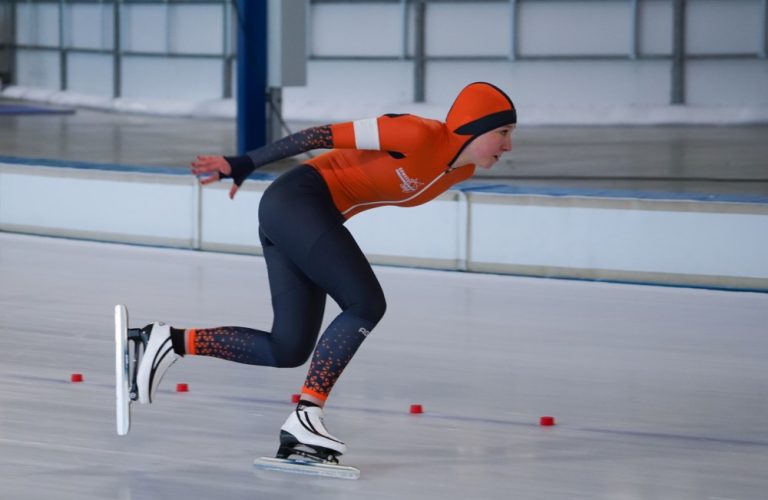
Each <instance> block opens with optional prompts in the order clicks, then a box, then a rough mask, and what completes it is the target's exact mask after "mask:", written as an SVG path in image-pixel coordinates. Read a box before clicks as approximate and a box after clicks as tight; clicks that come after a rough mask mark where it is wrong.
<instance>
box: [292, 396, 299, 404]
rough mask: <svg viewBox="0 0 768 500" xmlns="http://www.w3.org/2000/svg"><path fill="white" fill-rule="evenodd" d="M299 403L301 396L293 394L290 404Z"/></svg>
mask: <svg viewBox="0 0 768 500" xmlns="http://www.w3.org/2000/svg"><path fill="white" fill-rule="evenodd" d="M299 401H301V394H294V395H292V396H291V403H298V402H299Z"/></svg>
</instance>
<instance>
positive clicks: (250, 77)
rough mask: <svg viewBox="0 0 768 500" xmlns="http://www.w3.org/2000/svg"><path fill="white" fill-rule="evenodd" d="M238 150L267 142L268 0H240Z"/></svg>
mask: <svg viewBox="0 0 768 500" xmlns="http://www.w3.org/2000/svg"><path fill="white" fill-rule="evenodd" d="M236 1H237V9H238V21H239V22H238V23H237V24H238V28H237V152H238V154H240V155H242V154H245V153H246V152H247V151H250V150H253V149H256V148H259V147H261V146H264V145H265V144H266V143H267V0H236Z"/></svg>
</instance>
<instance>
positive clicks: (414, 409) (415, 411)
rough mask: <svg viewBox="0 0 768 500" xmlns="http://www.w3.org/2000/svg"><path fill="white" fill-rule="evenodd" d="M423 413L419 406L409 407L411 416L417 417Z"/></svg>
mask: <svg viewBox="0 0 768 500" xmlns="http://www.w3.org/2000/svg"><path fill="white" fill-rule="evenodd" d="M421 413H424V408H422V407H421V405H411V415H419V414H421Z"/></svg>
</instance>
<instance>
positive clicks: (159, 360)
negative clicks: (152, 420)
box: [136, 323, 179, 404]
mask: <svg viewBox="0 0 768 500" xmlns="http://www.w3.org/2000/svg"><path fill="white" fill-rule="evenodd" d="M141 334H142V337H144V338H147V337H148V341H146V344H145V346H144V354H143V355H142V356H141V361H139V370H138V373H137V375H136V386H137V389H138V393H139V403H142V404H149V403H151V402H152V400H153V399H154V397H155V391H156V390H157V386H158V385H160V380H162V378H163V375H165V371H166V370H167V369H168V368H170V366H171V365H172V364H174V363H175V362H176V360H177V359H179V355H178V354H176V353H175V352H174V350H173V346H172V345H171V327H170V326H169V325H166V324H165V323H153V324H151V325H147V326H145V327H144V328H142V329H141Z"/></svg>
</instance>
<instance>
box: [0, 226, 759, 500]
mask: <svg viewBox="0 0 768 500" xmlns="http://www.w3.org/2000/svg"><path fill="white" fill-rule="evenodd" d="M376 272H377V274H378V275H379V277H380V279H381V282H382V285H383V287H384V290H385V292H386V294H387V298H388V304H389V308H388V312H387V315H386V316H385V318H384V320H383V321H382V323H381V324H380V325H379V327H378V328H377V329H376V330H375V331H374V333H373V334H372V335H371V336H370V337H369V338H368V340H367V341H366V342H365V343H364V344H363V347H362V348H361V350H360V352H359V353H358V355H357V356H356V357H355V359H354V360H353V362H352V363H351V365H350V366H349V368H348V369H347V371H346V373H345V374H344V375H343V376H342V378H341V379H340V381H339V384H338V385H337V386H336V388H335V390H334V393H333V394H332V396H331V399H330V400H329V405H328V407H327V413H326V415H327V417H326V423H327V424H328V427H329V428H330V430H331V432H333V433H334V434H336V435H337V436H339V437H340V438H341V439H343V440H345V441H346V442H347V444H348V445H349V447H350V451H349V452H348V454H347V455H345V457H344V458H343V462H344V463H346V464H349V465H355V466H357V467H359V468H360V469H361V470H362V475H361V478H360V480H359V481H344V480H337V479H322V478H311V477H303V476H295V475H287V474H281V473H273V472H257V471H255V470H254V469H253V467H252V462H253V459H254V458H255V457H257V456H260V455H271V454H273V453H274V452H275V451H276V448H277V435H278V429H279V427H280V425H281V424H282V422H283V421H284V419H285V418H286V416H287V414H288V412H289V411H290V410H291V408H292V404H291V402H290V398H291V394H292V393H295V392H298V389H299V387H300V386H301V383H302V382H303V379H304V375H305V373H306V367H303V368H299V369H292V370H277V369H272V368H261V367H252V366H244V365H237V364H234V363H228V362H225V361H221V360H217V359H210V358H201V357H197V358H185V359H182V360H181V361H180V362H179V363H177V364H176V365H175V366H174V367H173V368H171V370H170V371H169V372H168V374H167V376H166V379H165V380H164V382H163V385H162V386H161V392H160V394H159V396H158V398H157V400H156V403H155V404H153V405H152V406H142V407H139V406H138V405H137V406H135V407H134V411H133V418H134V421H133V422H134V425H133V428H132V430H131V433H130V434H129V435H128V436H127V437H118V436H117V435H116V433H115V422H114V398H115V396H114V385H113V384H114V380H113V376H114V366H113V359H114V358H113V330H112V329H113V323H112V311H113V307H114V305H115V304H117V303H125V304H127V305H128V307H129V311H130V313H131V322H132V325H133V326H141V325H144V324H145V323H148V322H151V321H154V320H164V321H166V322H169V323H171V324H173V325H175V326H179V327H205V326H217V325H218V326H220V325H251V326H254V327H261V328H265V329H266V328H269V326H270V324H271V309H270V301H269V295H268V293H267V285H266V273H265V267H264V262H263V260H262V259H260V258H257V257H246V256H234V255H224V254H212V253H201V252H192V251H180V250H167V249H155V248H141V247H131V246H122V245H112V244H100V243H89V242H79V241H69V240H61V239H50V238H40V237H31V236H21V235H14V234H7V233H0V498H2V499H9V500H15V499H41V500H42V499H45V500H50V499H57V500H69V499H72V500H74V499H77V500H86V499H99V500H103V499H119V500H139V499H164V498H167V499H171V498H173V499H188V500H197V499H255V498H281V499H301V500H321V499H326V498H345V499H346V498H348V499H352V498H355V499H357V498H365V499H371V500H372V499H411V498H414V499H417V498H418V499H438V498H439V499H443V498H451V499H452V498H461V499H465V498H478V499H491V498H493V499H496V498H498V499H502V498H504V499H509V498H513V499H547V500H548V499H553V500H556V499H569V500H571V499H611V500H614V499H619V500H621V499H672V500H685V499H765V498H766V497H768V478H766V471H768V294H755V293H739V292H722V291H710V290H694V289H683V288H662V287H653V286H629V285H619V284H605V283H589V282H577V281H559V280H545V279H526V278H516V277H505V276H493V275H474V274H462V273H448V272H435V271H421V270H410V269H397V268H383V267H382V268H376ZM337 311H338V309H337V308H336V306H335V304H332V303H329V305H328V307H327V313H326V321H329V320H330V318H331V317H332V316H333V315H335V314H336V312H337ZM72 373H82V374H83V376H84V378H85V381H84V382H83V383H80V384H76V383H71V382H70V374H72ZM180 382H184V383H188V384H189V388H190V391H189V392H188V393H176V392H175V390H174V389H175V386H176V384H177V383H180ZM413 403H418V404H422V405H423V407H424V410H425V413H424V414H422V415H410V414H409V412H408V410H409V406H410V405H411V404H413ZM543 415H552V416H554V417H555V418H556V419H557V425H556V426H555V427H540V426H539V425H538V422H539V417H540V416H543Z"/></svg>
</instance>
